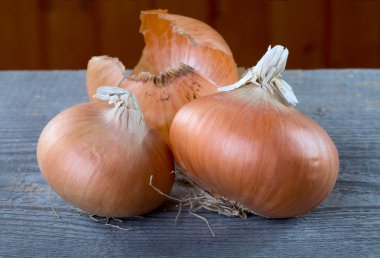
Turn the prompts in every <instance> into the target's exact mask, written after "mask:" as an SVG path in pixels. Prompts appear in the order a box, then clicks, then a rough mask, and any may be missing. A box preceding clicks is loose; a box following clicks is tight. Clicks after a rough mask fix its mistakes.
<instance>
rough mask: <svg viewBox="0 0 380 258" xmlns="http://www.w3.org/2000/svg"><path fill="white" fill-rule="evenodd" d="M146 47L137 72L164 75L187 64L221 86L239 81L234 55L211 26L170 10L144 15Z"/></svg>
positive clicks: (152, 11)
mask: <svg viewBox="0 0 380 258" xmlns="http://www.w3.org/2000/svg"><path fill="white" fill-rule="evenodd" d="M140 18H141V27H140V32H141V33H142V34H143V35H144V39H145V44H146V46H145V48H144V50H143V54H142V56H141V59H140V61H139V63H138V64H137V65H136V67H135V69H134V70H133V73H135V74H138V73H140V72H150V73H152V74H156V75H157V74H159V73H160V72H162V71H164V70H166V69H168V68H170V67H175V66H177V65H178V64H179V63H184V64H186V65H188V66H190V67H192V68H194V69H195V70H196V71H197V72H199V73H200V74H201V75H202V76H203V77H205V78H207V79H209V80H210V81H212V82H214V83H215V84H216V85H218V86H222V85H228V84H231V83H234V82H236V81H237V79H238V74H237V68H236V63H235V61H234V59H233V56H232V52H231V50H230V48H229V46H228V45H227V43H226V42H225V40H224V39H223V38H222V36H221V35H220V34H219V33H218V32H217V31H215V30H214V29H213V28H211V27H210V26H209V25H207V24H205V23H203V22H201V21H199V20H196V19H193V18H190V17H185V16H181V15H175V14H169V13H167V10H150V11H142V12H141V16H140Z"/></svg>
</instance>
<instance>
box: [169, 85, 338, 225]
mask: <svg viewBox="0 0 380 258" xmlns="http://www.w3.org/2000/svg"><path fill="white" fill-rule="evenodd" d="M170 143H171V146H172V151H173V154H174V157H175V159H176V161H177V162H178V163H179V165H180V166H181V167H182V168H183V169H184V173H185V174H186V175H187V176H188V177H189V178H191V179H192V180H193V181H195V182H196V183H198V184H199V185H200V186H202V187H204V188H205V189H207V190H209V191H210V192H211V193H213V194H216V195H221V196H223V197H225V198H227V199H230V200H233V201H236V202H238V203H240V204H241V205H242V206H243V207H244V208H247V209H249V210H250V211H252V212H253V213H255V214H258V215H261V216H264V217H270V218H289V217H295V216H300V215H302V214H305V213H307V212H309V211H311V210H312V209H313V208H315V207H316V206H318V205H319V204H320V203H321V202H322V201H323V200H324V199H325V198H326V196H327V195H328V193H329V192H330V191H331V190H332V188H333V186H334V184H335V181H336V178H337V175H338V170H339V158H338V152H337V149H336V147H335V145H334V143H333V142H332V140H331V139H330V137H329V136H328V134H327V133H326V132H325V131H324V130H323V129H322V128H321V127H320V126H319V125H318V124H317V123H315V122H314V121H312V120H311V119H309V118H308V117H306V116H305V115H304V114H302V113H301V112H299V111H297V110H296V109H294V108H290V107H286V106H285V105H282V104H281V103H280V102H278V101H276V100H275V99H273V98H272V96H270V95H269V93H268V92H266V91H265V90H263V89H262V88H260V87H255V86H252V85H246V86H243V87H241V88H238V89H236V90H234V91H230V92H222V93H217V94H214V95H209V96H205V97H203V98H201V99H198V100H195V101H192V102H190V103H188V104H187V105H185V106H184V107H183V108H182V109H181V110H180V111H179V112H178V113H177V115H176V116H175V118H174V120H173V123H172V126H171V129H170Z"/></svg>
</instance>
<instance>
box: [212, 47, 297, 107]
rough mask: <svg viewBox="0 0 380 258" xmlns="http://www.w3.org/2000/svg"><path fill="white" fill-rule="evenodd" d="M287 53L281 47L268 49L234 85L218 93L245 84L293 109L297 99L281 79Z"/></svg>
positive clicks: (221, 89) (219, 89)
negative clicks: (264, 92)
mask: <svg viewBox="0 0 380 258" xmlns="http://www.w3.org/2000/svg"><path fill="white" fill-rule="evenodd" d="M288 54H289V51H288V50H287V49H286V48H284V47H283V46H280V45H277V46H275V47H274V48H271V46H269V47H268V51H267V52H266V53H265V55H264V56H263V57H262V58H261V59H260V61H259V62H258V63H257V64H256V66H254V67H252V68H250V69H248V71H247V72H246V74H245V75H244V76H243V77H242V78H241V79H240V80H239V81H238V82H236V83H234V84H231V85H228V86H225V87H221V88H218V91H231V90H234V89H237V88H240V87H242V86H244V85H247V84H252V85H254V86H256V87H261V88H262V89H264V90H265V91H267V92H268V93H269V94H270V96H272V97H273V98H274V99H277V100H278V101H279V102H281V103H282V104H284V105H285V106H289V107H294V106H295V105H296V104H297V103H298V100H297V97H296V96H295V95H294V93H293V90H292V87H291V86H290V85H289V84H288V83H287V82H286V81H285V80H283V79H282V76H281V73H282V72H283V71H284V70H285V66H286V61H287V59H288Z"/></svg>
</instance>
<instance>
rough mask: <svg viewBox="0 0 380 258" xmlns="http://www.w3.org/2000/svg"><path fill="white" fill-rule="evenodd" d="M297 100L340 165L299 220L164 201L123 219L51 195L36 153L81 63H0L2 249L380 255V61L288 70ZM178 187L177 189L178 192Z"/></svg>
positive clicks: (81, 82)
mask: <svg viewBox="0 0 380 258" xmlns="http://www.w3.org/2000/svg"><path fill="white" fill-rule="evenodd" d="M284 77H285V78H286V79H287V81H288V82H289V83H290V84H291V85H292V86H293V89H294V92H295V93H296V95H297V96H298V99H299V100H300V104H299V105H298V108H299V109H300V110H301V111H303V112H304V113H306V114H307V115H308V116H310V117H311V118H313V119H314V120H316V121H317V122H318V123H319V124H320V125H321V126H322V127H324V128H325V129H326V131H327V132H328V133H329V134H330V135H331V137H332V139H333V140H334V142H335V143H336V145H337V147H338V149H339V153H340V174H339V178H338V181H337V183H336V186H335V188H334V190H333V192H332V193H331V194H330V196H329V197H328V198H327V200H325V201H324V202H323V203H322V205H320V206H319V207H318V208H316V209H315V210H314V211H313V212H311V213H309V214H307V215H305V216H302V217H300V218H295V219H285V220H271V219H264V218H260V217H257V216H250V217H249V218H248V219H245V220H244V219H240V218H227V217H224V216H221V215H218V214H213V213H210V212H207V211H200V212H199V214H200V215H202V216H204V217H205V218H207V219H208V221H209V223H210V225H211V227H212V229H213V231H214V232H215V234H216V237H212V236H211V234H210V231H209V230H208V228H207V226H206V224H205V223H204V221H202V220H200V219H198V218H196V217H194V216H192V215H191V214H189V213H188V212H186V210H184V211H183V212H182V213H181V215H180V218H179V220H178V222H177V223H176V224H175V223H174V222H173V221H174V218H175V216H176V214H177V211H178V207H176V206H175V203H174V202H170V201H168V202H167V203H166V204H164V205H163V206H162V207H161V208H160V209H158V210H157V211H155V212H153V213H151V214H148V215H146V216H144V218H132V219H128V220H125V221H124V222H123V223H119V222H117V221H112V223H114V224H117V225H119V226H121V227H125V228H131V230H130V231H124V230H120V229H117V228H114V227H110V226H106V225H104V223H105V222H104V221H99V222H96V221H93V220H91V219H90V218H89V217H88V216H85V215H80V213H79V212H78V211H77V210H76V209H74V208H72V207H71V206H69V205H67V204H65V203H64V202H63V201H62V199H61V198H60V197H58V196H57V195H56V194H55V193H52V194H51V202H52V206H53V207H55V209H56V211H57V213H58V214H59V218H58V217H57V216H56V215H55V214H54V213H53V212H52V210H51V207H50V202H49V188H48V186H47V184H46V183H45V181H44V179H43V178H42V176H41V174H40V171H39V168H38V166H37V162H36V155H35V151H36V144H37V140H38V137H39V134H40V132H41V130H42V128H43V127H44V125H45V124H46V123H47V122H48V121H49V120H50V119H51V118H52V117H53V116H54V115H55V114H57V113H58V112H60V111H61V110H63V109H65V108H67V107H69V106H71V105H73V104H75V103H79V102H85V101H86V100H87V99H86V91H85V72H84V71H51V72H47V71H34V72H33V71H28V72H26V71H16V72H15V71H3V72H0V89H1V94H0V234H1V235H0V256H1V257H2V256H4V257H9V256H17V257H25V256H27V257H62V256H70V257H82V256H96V257H111V256H142V257H146V256H181V257H209V256H220V257H252V256H255V257H256V256H257V257H266V256H272V257H279V256H298V257H310V256H312V257H380V70H311V71H298V70H297V71H296V70H295V71H287V72H285V74H284ZM179 190H181V189H179V188H178V187H176V188H175V190H174V193H173V194H176V193H178V191H179Z"/></svg>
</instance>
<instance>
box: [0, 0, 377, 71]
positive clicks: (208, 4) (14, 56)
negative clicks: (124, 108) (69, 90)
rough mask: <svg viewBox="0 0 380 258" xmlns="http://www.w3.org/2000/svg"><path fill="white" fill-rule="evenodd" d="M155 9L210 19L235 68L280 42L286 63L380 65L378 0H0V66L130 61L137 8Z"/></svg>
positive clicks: (138, 41)
mask: <svg viewBox="0 0 380 258" xmlns="http://www.w3.org/2000/svg"><path fill="white" fill-rule="evenodd" d="M155 8H161V9H165V8H166V9H168V10H169V11H170V12H171V13H175V14H180V15H185V16H189V17H193V18H195V19H199V20H202V21H204V22H206V23H208V24H210V25H211V26H212V27H214V28H215V29H216V30H217V31H218V32H219V33H220V34H221V35H222V36H223V37H224V38H225V40H226V41H227V43H228V44H229V46H230V48H231V49H232V51H233V53H234V56H235V61H236V62H237V64H238V65H239V66H245V67H248V66H252V65H254V64H255V63H256V62H257V60H258V59H259V58H260V57H261V56H262V54H263V53H264V52H265V50H266V48H267V47H268V45H270V44H271V45H274V44H282V45H284V46H286V47H288V48H289V49H290V52H291V53H292V54H291V58H290V59H289V62H288V67H289V68H302V69H309V68H321V67H326V68H332V67H335V68H353V67H363V68H379V67H380V58H379V56H380V53H379V51H380V50H379V49H380V48H379V46H380V11H379V10H380V1H378V0H334V1H331V0H317V1H304V0H291V1H290V0H267V1H252V0H224V1H217V0H182V1H172V0H139V1H133V0H0V69H84V68H85V67H86V64H87V61H88V59H89V58H90V57H91V56H95V55H109V56H115V57H119V58H120V59H121V60H122V61H123V63H124V64H125V66H126V67H134V66H135V65H136V64H137V62H138V60H139V58H140V56H141V51H142V49H143V47H144V41H143V37H142V35H141V34H140V33H139V27H140V20H139V15H140V11H141V10H147V9H155Z"/></svg>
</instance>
